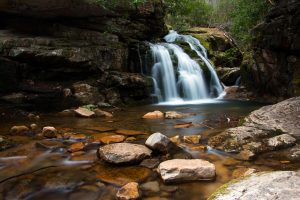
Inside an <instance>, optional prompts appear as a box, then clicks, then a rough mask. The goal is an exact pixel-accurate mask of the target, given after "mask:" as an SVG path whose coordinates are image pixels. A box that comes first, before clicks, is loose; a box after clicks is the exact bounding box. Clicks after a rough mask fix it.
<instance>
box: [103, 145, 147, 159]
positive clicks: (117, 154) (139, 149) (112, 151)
mask: <svg viewBox="0 0 300 200" xmlns="http://www.w3.org/2000/svg"><path fill="white" fill-rule="evenodd" d="M151 153H152V151H151V150H150V149H148V148H147V147H145V146H143V145H139V144H129V143H117V144H109V145H106V146H103V147H100V148H99V150H98V157H99V158H101V159H103V160H104V161H106V162H108V163H112V164H125V163H138V162H140V161H142V160H143V159H145V158H147V157H150V156H151Z"/></svg>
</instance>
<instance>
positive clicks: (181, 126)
mask: <svg viewBox="0 0 300 200" xmlns="http://www.w3.org/2000/svg"><path fill="white" fill-rule="evenodd" d="M193 126H194V125H193V123H192V122H187V123H180V124H176V125H175V126H174V128H190V127H193Z"/></svg>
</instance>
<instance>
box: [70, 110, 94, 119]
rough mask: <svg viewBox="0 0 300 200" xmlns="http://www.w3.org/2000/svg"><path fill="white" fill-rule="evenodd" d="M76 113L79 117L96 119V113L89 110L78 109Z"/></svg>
mask: <svg viewBox="0 0 300 200" xmlns="http://www.w3.org/2000/svg"><path fill="white" fill-rule="evenodd" d="M74 111H75V113H76V115H78V116H79V117H85V118H90V117H94V116H95V112H93V111H90V110H89V109H87V108H82V107H79V108H78V109H76V110H74Z"/></svg>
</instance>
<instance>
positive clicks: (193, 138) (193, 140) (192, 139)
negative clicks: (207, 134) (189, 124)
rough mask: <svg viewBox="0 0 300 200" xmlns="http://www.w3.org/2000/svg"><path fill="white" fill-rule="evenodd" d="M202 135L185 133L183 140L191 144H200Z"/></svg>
mask: <svg viewBox="0 0 300 200" xmlns="http://www.w3.org/2000/svg"><path fill="white" fill-rule="evenodd" d="M200 139H201V135H185V136H183V142H185V143H189V144H199V143H200Z"/></svg>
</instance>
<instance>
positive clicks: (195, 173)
mask: <svg viewBox="0 0 300 200" xmlns="http://www.w3.org/2000/svg"><path fill="white" fill-rule="evenodd" d="M158 170H159V173H160V175H161V177H162V179H163V181H164V182H167V183H172V182H176V183H177V182H186V181H199V180H213V179H214V178H215V176H216V168H215V165H214V164H212V163H210V162H208V161H205V160H201V159H192V160H186V159H174V160H168V161H165V162H162V163H161V164H160V165H159V166H158Z"/></svg>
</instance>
